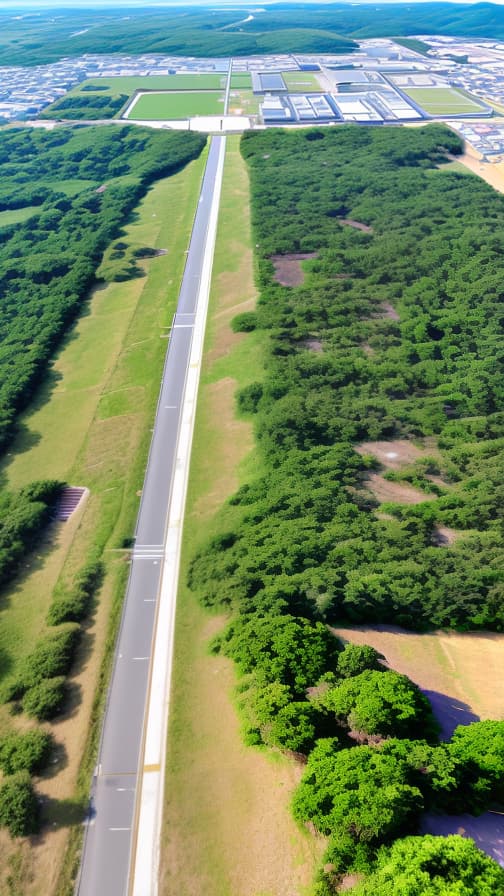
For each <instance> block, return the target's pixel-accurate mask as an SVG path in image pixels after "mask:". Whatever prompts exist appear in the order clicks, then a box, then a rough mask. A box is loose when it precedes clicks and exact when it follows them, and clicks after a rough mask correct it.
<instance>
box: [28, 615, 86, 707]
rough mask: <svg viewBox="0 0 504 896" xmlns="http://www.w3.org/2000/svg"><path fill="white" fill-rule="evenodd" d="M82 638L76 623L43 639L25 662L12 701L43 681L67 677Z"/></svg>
mask: <svg viewBox="0 0 504 896" xmlns="http://www.w3.org/2000/svg"><path fill="white" fill-rule="evenodd" d="M79 636H80V626H78V625H77V624H75V623H72V624H69V625H66V626H65V627H64V628H63V627H61V628H58V629H56V631H54V632H51V634H49V635H46V636H45V638H42V639H41V640H40V641H39V643H38V644H37V646H36V647H35V650H34V651H33V652H32V653H30V654H29V656H27V657H26V659H25V660H24V662H23V664H22V666H21V670H20V672H19V675H18V678H17V680H16V682H15V684H14V685H13V686H12V689H11V694H12V696H11V699H12V698H13V697H14V698H16V697H21V696H22V695H23V694H24V693H25V691H27V690H28V689H29V688H33V687H34V686H36V685H37V684H39V682H41V680H42V679H46V678H54V677H55V676H58V675H66V674H67V673H68V671H69V669H70V666H71V665H72V661H73V658H74V653H75V648H76V647H77V643H78V640H79Z"/></svg>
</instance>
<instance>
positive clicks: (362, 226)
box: [338, 218, 373, 233]
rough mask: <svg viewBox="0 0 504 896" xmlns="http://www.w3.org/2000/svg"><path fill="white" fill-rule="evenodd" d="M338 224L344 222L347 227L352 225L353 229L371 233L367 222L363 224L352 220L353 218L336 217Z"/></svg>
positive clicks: (371, 229) (371, 230)
mask: <svg viewBox="0 0 504 896" xmlns="http://www.w3.org/2000/svg"><path fill="white" fill-rule="evenodd" d="M338 221H339V222H340V224H346V225H347V227H354V228H355V230H362V232H363V233H372V232H373V228H372V227H370V226H369V224H363V223H362V221H354V219H353V218H338Z"/></svg>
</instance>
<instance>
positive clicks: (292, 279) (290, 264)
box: [270, 252, 318, 286]
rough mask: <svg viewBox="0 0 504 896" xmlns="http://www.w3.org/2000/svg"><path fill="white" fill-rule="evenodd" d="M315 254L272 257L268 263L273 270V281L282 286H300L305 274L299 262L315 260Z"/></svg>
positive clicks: (303, 253) (302, 253) (301, 253)
mask: <svg viewBox="0 0 504 896" xmlns="http://www.w3.org/2000/svg"><path fill="white" fill-rule="evenodd" d="M317 254H318V253H317V252H300V253H298V254H297V255H294V254H292V255H272V256H271V258H270V261H272V262H273V267H274V268H275V280H276V281H277V283H280V284H281V285H282V286H301V284H302V283H304V279H305V273H304V271H303V268H302V267H301V262H302V261H306V260H308V259H310V258H316V257H317Z"/></svg>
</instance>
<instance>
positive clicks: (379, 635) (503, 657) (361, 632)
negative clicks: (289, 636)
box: [334, 625, 504, 738]
mask: <svg viewBox="0 0 504 896" xmlns="http://www.w3.org/2000/svg"><path fill="white" fill-rule="evenodd" d="M334 631H335V632H336V634H337V635H338V636H339V637H341V638H343V639H344V640H346V641H350V642H351V643H352V644H370V645H371V646H372V647H375V648H376V650H378V651H379V652H380V653H382V654H384V656H385V657H386V659H387V663H388V665H389V666H390V668H392V669H395V670H396V671H397V672H400V673H401V674H403V675H408V677H409V678H411V679H412V681H414V682H416V684H418V686H419V687H420V688H422V690H423V691H424V692H425V693H426V694H427V696H428V697H429V699H430V700H431V702H432V704H433V708H434V712H435V714H436V717H437V719H438V721H439V723H440V725H441V729H442V736H443V737H445V738H448V737H450V736H451V733H452V732H453V730H454V728H455V727H456V726H457V725H467V724H469V723H470V722H472V721H475V720H477V719H478V718H481V719H504V691H503V690H502V687H501V682H502V669H503V667H504V635H497V634H494V633H492V632H481V633H479V632H478V633H477V634H459V633H457V632H445V631H439V632H433V633H431V634H417V633H414V632H407V631H405V630H404V629H401V628H398V627H395V626H385V625H380V626H376V627H374V628H371V627H365V626H359V627H356V628H337V629H334Z"/></svg>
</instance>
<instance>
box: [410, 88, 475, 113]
mask: <svg viewBox="0 0 504 896" xmlns="http://www.w3.org/2000/svg"><path fill="white" fill-rule="evenodd" d="M403 92H404V93H405V94H406V95H407V96H409V97H410V98H411V99H412V100H414V102H415V103H417V104H418V105H419V106H421V108H422V109H424V110H425V111H426V112H428V113H429V115H463V114H464V113H465V112H469V113H474V112H480V111H481V108H482V107H481V105H480V104H479V103H478V102H477V101H476V100H472V99H470V98H469V97H468V96H465V95H464V94H463V93H461V92H460V91H459V90H456V89H455V88H454V87H408V88H407V90H404V88H403Z"/></svg>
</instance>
